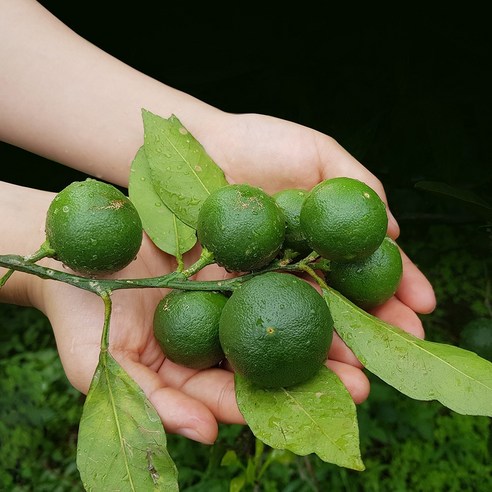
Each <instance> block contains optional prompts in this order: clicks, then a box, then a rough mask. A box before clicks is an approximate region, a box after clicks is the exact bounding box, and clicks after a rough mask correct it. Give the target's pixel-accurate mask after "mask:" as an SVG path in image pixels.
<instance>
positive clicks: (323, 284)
mask: <svg viewBox="0 0 492 492" xmlns="http://www.w3.org/2000/svg"><path fill="white" fill-rule="evenodd" d="M299 268H300V269H301V270H302V271H303V272H306V273H307V274H308V275H310V276H311V277H312V278H313V279H314V280H315V281H316V283H317V284H318V285H319V286H320V287H321V289H322V290H329V287H328V285H327V284H326V282H325V281H324V279H322V278H321V277H320V276H319V275H318V274H317V273H316V272H315V271H314V270H313V268H312V267H311V266H309V265H308V264H306V263H300V264H299Z"/></svg>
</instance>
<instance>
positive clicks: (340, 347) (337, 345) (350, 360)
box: [328, 327, 363, 368]
mask: <svg viewBox="0 0 492 492" xmlns="http://www.w3.org/2000/svg"><path fill="white" fill-rule="evenodd" d="M335 329H336V327H335ZM328 358H329V359H330V360H336V361H338V362H344V363H345V364H350V365H351V366H354V367H359V368H362V367H363V366H362V364H361V362H360V361H359V359H357V357H356V356H355V355H354V353H353V352H352V350H350V349H349V348H348V347H347V345H346V344H345V342H344V341H343V340H342V339H341V338H340V336H339V335H338V334H337V333H336V332H333V341H332V343H331V347H330V352H329V354H328Z"/></svg>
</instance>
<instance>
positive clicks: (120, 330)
mask: <svg viewBox="0 0 492 492" xmlns="http://www.w3.org/2000/svg"><path fill="white" fill-rule="evenodd" d="M227 121H228V123H227V126H226V127H225V128H224V130H223V131H221V132H220V136H218V137H217V139H216V140H214V141H210V142H206V143H205V146H206V148H207V151H208V152H209V153H210V154H211V156H212V157H213V158H214V159H215V161H216V162H217V163H218V164H219V165H220V166H221V167H222V168H223V170H224V172H225V173H226V176H227V179H228V181H229V182H236V183H238V182H245V183H246V182H247V183H250V184H253V185H257V186H261V187H262V188H263V189H265V191H267V192H270V193H273V192H276V191H279V190H281V189H285V188H294V187H296V188H304V189H310V188H311V187H312V186H314V185H315V184H316V183H318V182H319V181H320V180H322V179H326V178H329V177H334V176H340V175H345V176H351V177H355V178H358V179H361V180H364V181H366V182H367V183H368V184H369V185H371V186H372V187H373V188H374V189H375V190H376V191H377V192H378V193H379V194H380V195H381V197H382V198H383V199H384V200H385V195H384V190H383V188H382V186H381V184H380V183H379V181H378V180H377V179H376V178H375V177H374V176H373V175H372V174H370V173H369V172H368V171H367V170H366V169H365V168H364V167H363V166H362V165H361V164H359V163H358V162H357V161H355V159H353V158H352V157H351V156H350V155H349V154H347V153H346V152H345V151H344V150H343V149H342V148H341V147H340V146H339V145H338V144H337V143H336V142H335V141H333V140H332V139H330V138H329V137H326V136H325V135H322V134H319V133H318V132H315V131H313V130H311V129H307V128H304V127H302V126H299V125H295V124H293V123H289V122H285V121H283V120H278V119H276V118H271V117H265V116H258V115H243V116H227ZM218 135H219V134H218ZM389 234H390V235H392V236H393V237H396V236H397V235H398V227H397V225H396V223H395V224H393V225H391V226H390V228H389ZM199 253H200V249H199V246H197V247H195V248H194V249H193V250H192V251H191V252H190V253H188V254H187V255H185V262H186V264H187V265H189V264H191V263H192V262H193V261H194V260H196V258H197V257H198V255H199ZM404 258H405V262H404V264H405V269H404V279H403V281H402V285H401V287H400V290H399V291H398V293H397V295H396V296H395V297H394V298H392V299H391V300H390V301H388V302H387V303H386V304H385V305H384V306H382V307H380V308H378V309H377V312H376V313H375V314H377V315H378V316H379V317H381V318H383V319H385V320H387V321H389V322H392V323H394V324H396V325H398V326H401V327H402V328H404V329H406V330H408V331H411V332H412V333H414V334H416V335H418V336H422V335H423V331H422V325H421V323H420V321H419V318H418V316H417V314H416V313H417V312H426V311H430V310H431V309H432V308H433V303H434V297H433V293H432V289H431V287H430V285H429V284H428V282H427V280H426V279H425V277H424V276H423V275H422V274H421V273H420V272H419V271H418V269H417V268H416V267H415V265H413V263H411V262H410V261H409V260H408V259H407V258H406V257H404ZM50 262H52V264H53V266H54V267H59V264H57V263H56V262H54V261H52V260H50ZM175 268H176V265H175V261H174V258H172V257H170V256H168V255H166V254H164V253H162V252H161V251H159V250H158V249H157V248H156V247H155V246H154V245H153V244H152V243H151V241H150V240H149V239H148V238H147V237H146V236H145V237H144V242H143V244H142V247H141V250H140V252H139V254H138V257H137V259H136V260H135V261H133V262H132V263H131V264H130V265H129V266H128V267H127V268H125V269H124V270H122V271H121V272H118V273H117V274H115V275H114V276H115V277H117V278H143V277H154V276H158V275H164V274H166V273H169V272H172V271H174V270H175ZM228 276H230V274H228V273H227V272H226V271H225V270H223V269H221V268H219V267H218V266H216V265H210V266H208V267H206V268H205V269H204V270H202V271H201V272H199V273H198V274H197V276H196V279H197V280H198V279H204V280H212V279H214V280H218V279H223V278H225V277H228ZM165 294H166V290H161V289H131V290H119V291H115V292H114V293H113V295H112V305H113V309H112V316H111V325H110V352H111V353H112V355H113V356H114V357H115V359H116V360H117V361H118V362H119V363H120V364H121V365H122V366H123V368H124V369H125V370H126V371H127V372H128V374H129V375H130V376H131V377H132V378H133V379H134V380H135V381H136V382H137V383H138V384H139V385H140V386H141V387H142V389H143V390H144V391H145V393H146V395H147V396H148V398H149V399H150V401H151V402H152V404H153V405H154V406H155V408H156V410H157V412H158V413H159V415H160V417H161V419H162V421H163V423H164V426H165V428H166V430H167V431H168V432H173V433H179V434H182V435H185V436H187V437H189V438H192V439H195V440H198V441H201V442H205V443H211V442H213V441H214V440H215V439H216V437H217V432H218V425H217V422H224V423H242V422H244V421H243V418H242V416H241V414H240V412H239V410H238V408H237V405H236V400H235V395H234V382H233V375H232V373H231V372H230V371H228V370H226V369H222V368H212V369H207V370H202V371H197V370H193V369H188V368H185V367H181V366H178V365H176V364H174V363H172V362H171V361H169V360H168V359H166V357H165V354H163V353H162V351H161V349H160V348H159V346H158V344H157V342H156V340H155V338H154V337H153V332H152V321H153V314H154V310H155V307H156V306H157V304H158V302H159V301H160V299H161V298H162V296H163V295H165ZM43 297H44V306H43V310H44V311H45V313H46V314H47V316H48V317H49V319H50V321H51V323H52V325H53V327H54V331H55V334H56V339H57V345H58V349H59V353H60V357H61V360H62V363H63V366H64V369H65V372H66V374H67V377H68V378H69V379H70V381H71V383H72V384H73V385H74V386H75V387H76V388H78V389H79V390H80V391H82V392H84V393H86V392H87V391H88V388H89V384H90V381H91V378H92V375H93V374H94V370H95V367H96V365H97V361H98V355H99V346H100V339H101V332H102V326H103V318H104V306H103V302H102V300H101V299H99V298H98V296H96V295H94V294H92V293H89V292H86V291H82V290H80V289H77V288H74V287H71V286H68V285H65V284H62V283H58V282H46V283H45V284H44V296H43ZM61 299H63V302H60V300H61ZM329 359H330V360H329V361H328V362H327V364H328V366H329V367H330V368H331V369H332V370H334V371H335V372H336V373H337V374H338V375H339V377H340V378H341V379H342V381H343V382H344V384H345V385H346V386H347V388H348V389H349V391H350V392H351V394H352V397H353V398H354V400H355V401H356V402H361V401H363V400H364V399H365V398H366V397H367V395H368V393H369V385H368V381H367V378H366V377H365V375H364V373H363V372H362V370H361V367H362V366H361V364H360V363H359V362H358V361H357V359H356V358H355V357H354V355H353V354H352V353H351V351H350V350H349V349H348V348H347V347H346V346H345V345H344V344H343V342H342V341H341V340H340V339H339V338H338V337H337V336H335V338H334V341H333V344H332V348H331V350H330V354H329Z"/></svg>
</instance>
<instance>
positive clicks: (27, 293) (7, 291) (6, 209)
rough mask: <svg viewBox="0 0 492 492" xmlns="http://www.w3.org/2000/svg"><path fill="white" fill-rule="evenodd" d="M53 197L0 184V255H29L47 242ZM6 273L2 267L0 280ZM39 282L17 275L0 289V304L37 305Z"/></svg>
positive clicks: (44, 193)
mask: <svg viewBox="0 0 492 492" xmlns="http://www.w3.org/2000/svg"><path fill="white" fill-rule="evenodd" d="M52 199H53V194H52V193H49V192H45V191H40V190H35V189H31V188H25V187H22V186H17V185H13V184H10V183H5V182H2V181H0V216H1V217H2V221H1V225H0V254H2V255H4V254H18V255H30V254H32V253H34V252H36V251H37V250H38V249H39V247H40V246H41V244H42V243H43V242H44V240H45V232H44V223H45V217H46V211H47V209H48V207H49V204H50V202H51V200H52ZM5 273H6V269H5V268H1V267H0V276H3V275H4V274H5ZM39 284H40V281H39V280H38V279H37V277H35V276H33V275H28V274H24V273H20V272H15V273H14V274H13V275H12V277H11V278H10V279H9V280H8V282H7V283H6V284H5V285H4V286H3V287H2V288H1V289H0V302H8V303H12V304H20V305H27V306H31V305H37V304H38V299H37V297H38V294H39V290H38V287H39Z"/></svg>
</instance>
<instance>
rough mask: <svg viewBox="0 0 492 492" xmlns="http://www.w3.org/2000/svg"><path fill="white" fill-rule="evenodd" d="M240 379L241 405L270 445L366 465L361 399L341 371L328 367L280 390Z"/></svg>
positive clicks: (257, 433) (357, 467)
mask: <svg viewBox="0 0 492 492" xmlns="http://www.w3.org/2000/svg"><path fill="white" fill-rule="evenodd" d="M235 381H236V399H237V403H238V405H239V409H240V411H241V413H242V414H243V416H244V418H245V420H246V422H247V423H248V425H249V427H250V428H251V431H252V432H253V434H254V435H255V436H256V437H257V438H258V439H261V440H262V441H263V442H264V443H265V444H267V445H268V446H270V447H272V448H275V449H286V450H289V451H292V452H293V453H295V454H297V455H301V456H305V455H307V454H310V453H316V454H317V455H318V456H319V457H320V458H321V459H322V460H323V461H326V462H328V463H335V464H337V465H339V466H343V467H347V468H352V469H354V470H364V464H363V463H362V460H361V457H360V450H359V429H358V424H357V414H356V409H355V404H354V402H353V400H352V397H351V396H350V394H349V393H348V391H347V389H346V388H345V386H344V385H343V384H342V382H341V381H340V380H339V379H338V377H337V376H336V375H335V373H333V372H332V371H330V370H329V369H327V368H325V367H323V368H322V369H321V370H320V371H319V373H318V374H317V375H316V376H315V377H314V378H312V379H311V380H309V381H308V382H306V383H304V384H300V385H297V386H292V387H290V388H281V389H275V390H270V389H261V388H258V387H256V386H253V385H252V384H251V383H249V382H248V381H247V380H246V379H245V378H243V377H241V376H240V375H238V374H236V376H235Z"/></svg>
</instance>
